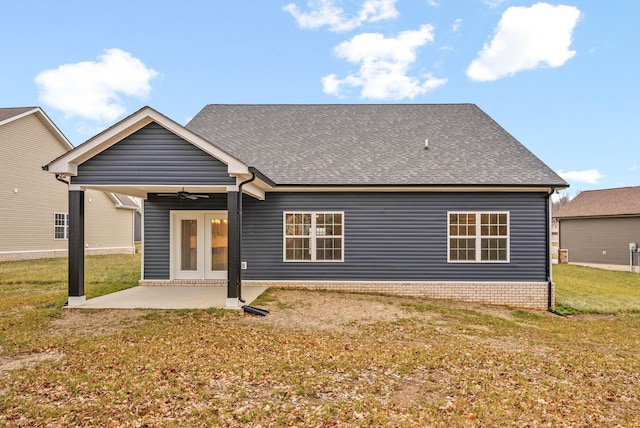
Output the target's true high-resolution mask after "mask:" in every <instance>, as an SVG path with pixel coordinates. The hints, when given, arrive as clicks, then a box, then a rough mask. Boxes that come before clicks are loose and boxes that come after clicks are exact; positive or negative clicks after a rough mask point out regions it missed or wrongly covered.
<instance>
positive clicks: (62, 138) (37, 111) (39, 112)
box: [0, 107, 73, 150]
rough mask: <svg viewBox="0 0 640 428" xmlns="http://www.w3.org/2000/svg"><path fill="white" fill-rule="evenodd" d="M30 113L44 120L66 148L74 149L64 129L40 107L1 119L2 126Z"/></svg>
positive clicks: (45, 124) (46, 125) (0, 124)
mask: <svg viewBox="0 0 640 428" xmlns="http://www.w3.org/2000/svg"><path fill="white" fill-rule="evenodd" d="M30 114H35V115H36V116H37V117H38V118H39V119H40V121H42V123H43V124H44V126H45V127H47V129H49V130H50V131H51V133H52V134H53V136H54V137H55V138H56V140H58V141H59V142H60V144H61V145H62V146H63V147H64V148H65V149H66V150H71V149H73V144H71V142H70V141H69V140H67V137H65V136H64V134H63V133H62V131H60V129H59V128H58V127H57V126H56V124H55V123H53V122H52V121H51V119H49V116H47V114H46V113H45V112H44V110H42V109H41V108H40V107H34V108H32V109H31V110H28V111H25V112H24V113H20V114H17V115H15V116H12V117H10V118H8V119H5V120H3V121H0V126H2V125H5V124H7V123H11V122H13V121H16V120H18V119H22V118H23V117H27V116H29V115H30Z"/></svg>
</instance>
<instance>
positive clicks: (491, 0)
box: [484, 0, 507, 9]
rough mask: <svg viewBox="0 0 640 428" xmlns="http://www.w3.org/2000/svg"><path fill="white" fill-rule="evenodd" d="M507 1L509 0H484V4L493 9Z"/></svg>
mask: <svg viewBox="0 0 640 428" xmlns="http://www.w3.org/2000/svg"><path fill="white" fill-rule="evenodd" d="M505 1H507V0H484V4H486V5H487V6H489V7H490V8H491V9H495V8H496V7H498V6H500V5H501V4H502V3H504V2H505Z"/></svg>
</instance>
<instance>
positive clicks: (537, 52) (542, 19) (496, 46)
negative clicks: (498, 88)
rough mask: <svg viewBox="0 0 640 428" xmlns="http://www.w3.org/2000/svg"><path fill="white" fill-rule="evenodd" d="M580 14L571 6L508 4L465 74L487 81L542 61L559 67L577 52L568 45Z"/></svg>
mask: <svg viewBox="0 0 640 428" xmlns="http://www.w3.org/2000/svg"><path fill="white" fill-rule="evenodd" d="M579 18H580V10H579V9H577V8H576V7H573V6H564V5H559V6H552V5H550V4H548V3H536V4H534V5H533V6H531V7H510V8H508V9H507V10H506V11H505V12H504V13H503V15H502V19H500V22H499V23H498V26H497V28H496V29H495V31H494V35H493V39H492V40H491V43H490V44H486V43H485V45H484V47H483V48H482V50H481V51H480V52H479V54H478V57H477V58H476V59H474V60H473V61H472V62H471V65H469V68H468V69H467V77H469V78H470V79H471V80H475V81H479V82H486V81H491V80H497V79H500V78H502V77H505V76H510V75H513V74H515V73H517V72H519V71H523V70H530V69H534V68H538V67H541V66H545V65H546V66H549V67H560V66H561V65H563V64H564V63H565V62H567V61H568V60H569V59H570V58H572V57H573V56H574V55H575V54H576V51H573V50H570V49H569V48H570V46H571V36H572V33H573V29H574V28H575V26H576V24H577V23H578V19H579Z"/></svg>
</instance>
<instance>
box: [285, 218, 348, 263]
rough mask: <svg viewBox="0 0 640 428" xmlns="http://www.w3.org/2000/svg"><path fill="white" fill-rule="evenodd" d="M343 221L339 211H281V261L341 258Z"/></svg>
mask: <svg viewBox="0 0 640 428" xmlns="http://www.w3.org/2000/svg"><path fill="white" fill-rule="evenodd" d="M343 220H344V213H341V212H299V213H298V212H295V213H293V212H290V213H284V260H285V261H287V262H297V261H310V262H326V261H329V262H341V261H343V253H344V236H343V226H344V223H343Z"/></svg>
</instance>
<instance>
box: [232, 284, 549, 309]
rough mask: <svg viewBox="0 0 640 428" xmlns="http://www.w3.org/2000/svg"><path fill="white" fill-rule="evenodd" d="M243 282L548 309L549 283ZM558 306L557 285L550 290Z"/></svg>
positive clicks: (274, 286) (280, 286)
mask: <svg viewBox="0 0 640 428" xmlns="http://www.w3.org/2000/svg"><path fill="white" fill-rule="evenodd" d="M242 283H243V285H247V286H258V287H273V288H294V289H306V290H328V291H345V292H356V293H383V294H395V295H401V296H416V297H430V298H434V299H447V300H457V301H463V302H475V303H487V304H492V305H504V306H512V307H517V308H526V309H537V310H547V308H548V287H549V284H548V283H547V282H508V283H507V282H499V283H495V282H491V283H489V282H321V281H320V282H313V281H249V280H246V281H243V282H242ZM551 303H552V307H554V306H555V286H552V289H551Z"/></svg>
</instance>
